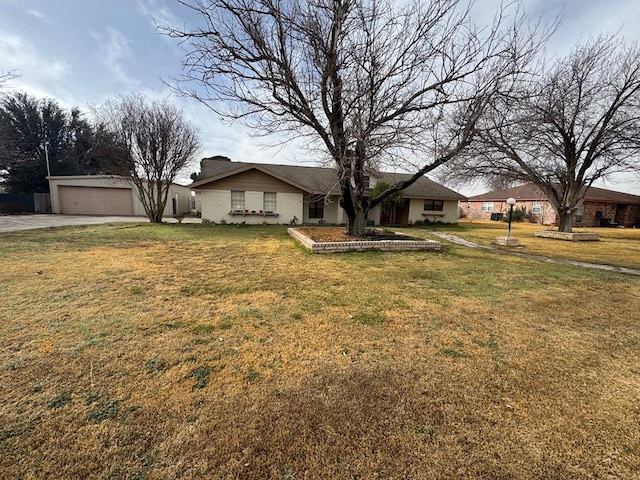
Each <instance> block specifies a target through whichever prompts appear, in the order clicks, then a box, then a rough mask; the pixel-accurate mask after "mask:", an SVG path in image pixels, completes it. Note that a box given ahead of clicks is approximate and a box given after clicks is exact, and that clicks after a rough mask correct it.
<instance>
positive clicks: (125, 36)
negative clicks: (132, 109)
mask: <svg viewBox="0 0 640 480" xmlns="http://www.w3.org/2000/svg"><path fill="white" fill-rule="evenodd" d="M498 4H499V2H498V1H496V0H476V2H475V6H474V11H475V12H477V14H478V18H481V17H483V16H486V18H487V19H490V18H491V16H492V14H493V12H494V11H495V10H496V8H497V6H498ZM522 4H523V6H524V8H525V10H526V12H527V13H528V14H529V15H530V16H531V17H532V18H542V19H543V21H544V20H546V21H551V20H553V19H554V18H555V17H556V16H557V15H558V14H563V15H564V21H563V23H562V25H561V26H560V28H559V29H558V31H557V32H556V34H555V35H554V36H553V37H552V38H551V40H550V42H549V43H548V45H547V51H548V53H549V54H551V55H563V54H566V53H567V52H568V50H569V49H570V48H571V47H572V46H573V45H574V44H575V43H576V42H577V41H579V40H584V39H587V38H588V37H590V36H594V35H598V34H600V33H603V34H607V33H609V34H611V33H619V34H620V35H621V36H623V37H625V38H627V39H629V40H640V21H639V20H640V2H639V1H638V0H567V1H566V2H564V3H562V2H559V1H557V0H522ZM189 15H190V14H189V12H188V11H187V10H186V9H185V8H184V7H183V6H180V5H179V4H178V2H177V1H176V0H108V1H104V0H0V72H4V73H6V72H8V71H15V72H16V73H18V74H19V77H18V78H16V79H14V80H12V82H11V87H12V89H15V90H20V91H24V92H27V93H29V94H31V95H34V96H36V97H50V98H54V99H55V100H57V101H58V102H59V103H60V105H62V106H63V107H67V108H70V107H72V106H77V107H79V108H80V109H81V110H82V111H85V112H88V111H90V108H91V106H98V105H101V104H102V103H104V102H105V101H106V100H108V99H110V98H113V97H115V96H116V95H128V94H130V93H134V92H136V93H143V94H145V95H147V96H148V97H150V98H165V97H168V96H171V98H172V100H173V101H175V102H176V103H177V104H178V105H179V106H180V108H182V110H183V111H184V113H185V115H186V116H187V118H188V119H189V120H190V121H192V122H193V123H194V124H195V125H197V126H198V128H199V130H200V135H201V141H202V149H201V152H200V155H199V158H202V157H209V156H213V155H225V156H227V157H229V158H231V159H232V160H235V161H243V162H257V163H279V164H296V163H297V164H303V165H313V164H314V160H315V159H314V158H313V157H312V156H311V155H309V153H307V152H305V151H303V150H301V149H299V148H298V147H297V146H296V145H295V144H292V145H287V146H285V147H279V148H276V147H268V146H265V139H260V138H255V137H252V136H251V135H250V132H249V130H248V129H247V128H245V127H244V126H242V125H239V124H233V125H228V124H226V123H224V122H223V121H221V119H220V118H218V116H217V115H216V114H215V113H213V112H212V111H211V110H209V109H208V108H207V107H205V106H204V105H202V104H200V103H198V102H197V101H195V100H193V99H188V98H184V97H175V96H172V92H171V90H170V88H169V87H168V86H167V85H166V82H169V83H171V79H172V78H176V77H178V76H180V74H181V72H182V66H181V62H182V60H183V59H184V50H183V49H182V47H181V46H180V45H179V43H178V42H177V41H176V40H175V39H171V38H168V37H166V36H163V35H161V34H160V33H158V31H157V29H156V24H157V23H160V24H171V25H179V26H182V25H186V26H187V27H188V26H189V25H193V22H195V21H196V19H194V18H190V16H189ZM274 140H276V139H274ZM266 141H267V142H269V139H267V140H266ZM270 143H276V142H275V141H272V142H270ZM193 170H194V171H195V170H197V167H195V166H194V169H193ZM184 180H185V181H183V182H182V183H188V182H187V181H186V178H185V179H184ZM599 186H601V187H605V188H610V189H612V190H618V191H623V192H628V193H634V194H636V195H640V177H638V176H634V175H625V176H619V177H616V178H615V179H614V180H613V181H608V182H607V183H606V184H600V185H599ZM457 190H458V191H460V192H461V193H463V194H466V195H471V194H474V193H481V192H482V191H485V190H486V188H482V187H479V186H469V187H459V188H457Z"/></svg>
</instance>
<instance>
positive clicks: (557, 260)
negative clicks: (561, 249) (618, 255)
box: [429, 231, 640, 275]
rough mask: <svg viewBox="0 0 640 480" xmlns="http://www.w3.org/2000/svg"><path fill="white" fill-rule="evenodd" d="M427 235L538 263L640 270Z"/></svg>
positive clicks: (639, 272)
mask: <svg viewBox="0 0 640 480" xmlns="http://www.w3.org/2000/svg"><path fill="white" fill-rule="evenodd" d="M429 233H432V234H433V235H435V236H436V237H440V238H442V239H444V240H447V241H449V242H451V243H455V244H457V245H462V246H464V247H469V248H480V249H482V250H488V251H490V252H492V253H498V254H500V255H509V256H512V257H520V258H524V259H527V260H536V261H538V262H547V263H558V264H561V265H575V266H577V267H583V268H593V269H596V270H606V271H608V272H619V273H628V274H629V275H640V270H636V269H633V268H626V267H614V266H613V265H602V264H598V263H587V262H579V261H577V260H566V259H563V258H551V257H545V256H544V255H532V254H530V253H521V252H514V251H511V250H502V249H500V248H495V247H488V246H486V245H479V244H477V243H473V242H470V241H468V240H465V239H464V238H460V237H458V236H456V235H451V234H450V233H442V232H434V231H431V232H429Z"/></svg>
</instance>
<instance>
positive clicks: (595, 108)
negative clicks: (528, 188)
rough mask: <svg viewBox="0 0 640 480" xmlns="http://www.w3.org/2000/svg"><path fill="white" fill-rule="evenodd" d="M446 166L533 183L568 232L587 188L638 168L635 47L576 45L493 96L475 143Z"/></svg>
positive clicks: (617, 42)
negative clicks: (555, 59) (546, 199)
mask: <svg viewBox="0 0 640 480" xmlns="http://www.w3.org/2000/svg"><path fill="white" fill-rule="evenodd" d="M467 153H468V154H469V155H468V156H467V158H465V159H464V160H463V161H458V160H456V161H455V162H452V164H450V165H449V167H451V168H452V169H453V170H454V171H456V174H457V176H458V177H459V178H463V179H464V178H470V177H471V178H477V177H478V175H480V176H484V177H489V178H491V177H494V178H495V177H502V178H506V179H508V180H510V181H520V182H528V183H533V184H535V185H537V186H538V187H539V188H540V189H541V190H542V191H543V192H544V194H545V195H546V197H547V198H548V199H549V202H550V203H551V205H552V207H553V208H554V210H555V211H556V212H557V214H558V217H559V230H560V231H562V232H571V227H572V223H573V218H574V216H575V213H576V211H577V210H578V208H579V207H580V206H581V205H582V203H583V201H584V196H585V193H586V190H587V188H588V187H590V186H591V185H592V184H593V183H594V182H595V181H596V180H598V179H601V178H606V177H607V176H609V175H611V174H613V173H619V172H633V171H635V172H637V171H638V169H639V168H640V49H639V46H638V43H637V42H634V43H631V44H628V43H625V41H623V40H622V39H619V38H616V37H599V38H595V39H592V40H589V41H586V42H583V43H581V44H578V45H577V46H576V47H575V48H574V50H573V51H572V52H571V53H570V54H569V55H567V56H566V57H564V58H560V59H558V60H557V61H555V62H554V63H551V64H550V65H547V66H545V65H543V64H541V66H540V69H539V70H538V71H537V72H536V74H535V75H533V76H530V77H528V78H526V79H523V80H522V81H521V82H519V84H518V85H516V86H515V88H514V90H513V91H512V92H511V94H510V95H502V96H495V97H494V98H493V101H492V102H491V103H490V104H489V107H488V108H487V109H485V112H484V114H483V116H482V118H481V120H480V121H479V123H478V125H477V133H476V137H475V142H474V147H473V148H472V149H468V150H467Z"/></svg>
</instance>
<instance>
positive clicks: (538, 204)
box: [531, 202, 542, 213]
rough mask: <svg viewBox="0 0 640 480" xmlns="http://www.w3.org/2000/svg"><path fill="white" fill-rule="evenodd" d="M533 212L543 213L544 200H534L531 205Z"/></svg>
mask: <svg viewBox="0 0 640 480" xmlns="http://www.w3.org/2000/svg"><path fill="white" fill-rule="evenodd" d="M531 213H542V202H533V204H532V205H531Z"/></svg>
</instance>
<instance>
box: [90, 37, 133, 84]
mask: <svg viewBox="0 0 640 480" xmlns="http://www.w3.org/2000/svg"><path fill="white" fill-rule="evenodd" d="M91 36H92V37H93V38H94V39H95V40H96V42H97V43H98V50H99V58H100V61H101V62H102V63H103V64H104V66H105V67H107V69H108V70H109V73H110V74H111V76H112V77H113V79H115V80H116V81H117V82H120V83H122V84H125V85H127V86H128V87H139V86H140V85H141V82H140V81H139V80H136V79H134V78H133V77H131V76H129V74H128V73H127V69H126V63H127V62H129V61H131V59H132V58H133V55H132V53H131V48H130V45H131V40H130V39H129V37H127V36H126V35H125V34H124V33H122V32H120V31H119V30H116V29H115V28H113V27H107V28H106V32H105V33H104V34H102V35H101V34H99V33H95V32H92V33H91Z"/></svg>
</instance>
